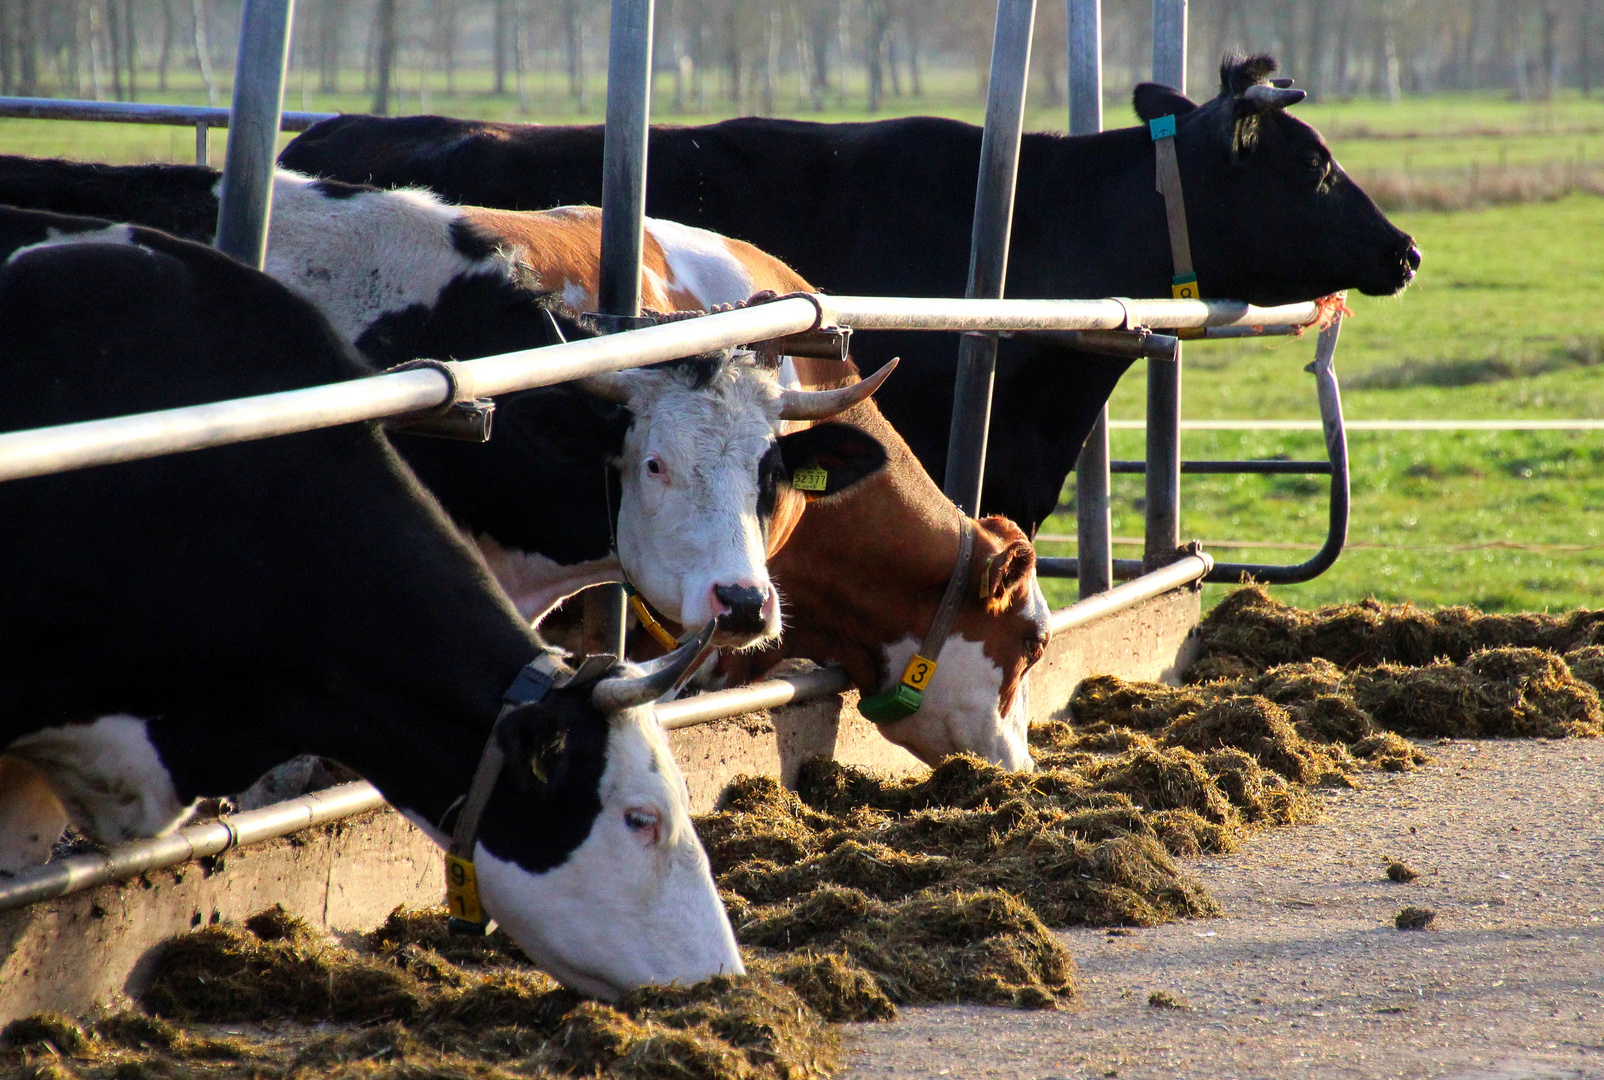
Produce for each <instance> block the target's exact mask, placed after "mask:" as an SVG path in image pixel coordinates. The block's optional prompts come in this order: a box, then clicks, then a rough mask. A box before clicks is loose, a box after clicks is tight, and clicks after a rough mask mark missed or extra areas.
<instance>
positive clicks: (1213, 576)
mask: <svg viewBox="0 0 1604 1080" xmlns="http://www.w3.org/2000/svg"><path fill="white" fill-rule="evenodd" d="M1341 333H1342V317H1341V316H1340V315H1339V316H1337V317H1336V318H1335V319H1333V320H1332V321H1331V324H1330V325H1329V326H1327V327H1326V328H1325V329H1324V330H1322V331H1320V338H1319V340H1318V341H1317V342H1316V343H1315V352H1314V362H1313V363H1312V364H1310V365H1309V371H1310V372H1311V373H1313V375H1314V379H1315V392H1316V393H1317V394H1318V395H1319V398H1320V423H1321V426H1322V427H1323V429H1324V434H1325V441H1326V456H1327V458H1328V459H1329V460H1330V466H1331V504H1330V508H1329V509H1328V511H1327V519H1326V539H1325V543H1324V544H1322V545H1321V546H1320V550H1319V551H1317V552H1315V553H1314V555H1313V556H1312V557H1311V558H1310V559H1309V560H1308V561H1307V562H1303V563H1298V564H1296V565H1292V566H1279V565H1265V564H1258V563H1218V564H1216V565H1215V567H1214V569H1213V571H1212V572H1211V573H1210V575H1209V577H1208V580H1209V581H1222V582H1230V583H1235V582H1239V581H1241V580H1242V576H1243V575H1244V574H1251V575H1252V576H1253V578H1254V580H1256V581H1263V582H1266V583H1268V584H1272V585H1293V584H1296V583H1298V582H1301V581H1310V580H1313V579H1314V578H1316V577H1318V576H1319V575H1321V574H1323V573H1325V572H1326V570H1328V569H1330V567H1331V564H1332V563H1334V562H1336V561H1337V556H1338V555H1340V554H1342V548H1343V545H1344V544H1346V543H1347V542H1348V513H1349V508H1350V497H1351V495H1350V489H1349V476H1348V436H1347V432H1346V430H1345V426H1344V424H1343V419H1342V390H1341V388H1340V387H1339V386H1338V385H1337V368H1336V354H1337V339H1338V337H1339V336H1340V335H1341Z"/></svg>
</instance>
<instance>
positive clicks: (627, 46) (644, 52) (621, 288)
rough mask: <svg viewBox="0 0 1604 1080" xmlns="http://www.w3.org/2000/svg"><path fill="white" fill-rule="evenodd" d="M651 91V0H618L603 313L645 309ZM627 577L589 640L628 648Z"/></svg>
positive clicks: (601, 648)
mask: <svg viewBox="0 0 1604 1080" xmlns="http://www.w3.org/2000/svg"><path fill="white" fill-rule="evenodd" d="M651 98H652V0H613V3H612V27H611V32H610V35H609V38H608V42H607V127H606V130H605V134H604V136H603V152H602V228H601V281H600V284H599V286H598V289H597V306H598V307H599V309H600V311H601V314H603V315H611V316H615V317H617V318H618V320H619V321H618V322H616V323H615V324H614V325H615V327H616V326H621V325H627V324H625V323H623V320H624V319H630V318H633V317H635V316H638V315H639V314H640V264H641V245H642V243H643V236H644V234H645V227H646V226H645V216H646V138H647V133H648V127H649V124H650V117H651ZM626 627H627V615H626V607H625V598H624V587H623V586H622V585H604V586H599V587H597V588H593V589H590V590H589V591H588V592H587V593H586V594H585V647H586V649H587V650H591V651H596V652H609V653H612V654H613V655H614V656H623V655H624V634H625V630H626Z"/></svg>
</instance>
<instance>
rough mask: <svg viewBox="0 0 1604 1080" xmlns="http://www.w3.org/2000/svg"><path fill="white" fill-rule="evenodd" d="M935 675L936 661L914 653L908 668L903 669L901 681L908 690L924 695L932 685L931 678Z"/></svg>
mask: <svg viewBox="0 0 1604 1080" xmlns="http://www.w3.org/2000/svg"><path fill="white" fill-rule="evenodd" d="M935 673H936V662H935V661H934V660H931V659H929V658H928V657H924V656H920V655H919V654H918V653H914V654H913V659H912V660H909V661H908V666H907V667H905V668H903V669H902V678H901V679H900V680H899V681H900V682H901V683H902V685H903V686H906V687H907V688H908V689H910V690H918V691H919V692H920V693H923V692H924V690H925V688H926V687H927V686H929V685H930V679H931V676H933V675H935Z"/></svg>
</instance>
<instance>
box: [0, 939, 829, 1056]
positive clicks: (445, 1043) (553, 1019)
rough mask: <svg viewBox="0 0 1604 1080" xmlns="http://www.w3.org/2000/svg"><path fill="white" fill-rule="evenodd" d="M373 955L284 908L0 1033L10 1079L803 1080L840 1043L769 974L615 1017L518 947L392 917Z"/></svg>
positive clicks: (637, 1006) (706, 987)
mask: <svg viewBox="0 0 1604 1080" xmlns="http://www.w3.org/2000/svg"><path fill="white" fill-rule="evenodd" d="M363 946H364V947H363V948H362V949H361V951H357V950H354V949H350V948H345V947H343V946H341V945H339V944H337V943H335V942H333V941H331V940H329V939H327V938H324V937H322V936H320V935H318V934H316V933H315V932H313V931H312V930H311V929H310V928H309V927H307V925H306V924H305V923H303V922H301V921H300V920H299V919H296V918H295V917H294V916H291V915H288V914H286V913H285V912H284V911H283V910H282V909H273V910H269V911H264V912H262V913H260V914H258V915H256V916H253V917H252V918H251V919H249V920H247V922H246V924H245V926H244V927H236V926H230V925H226V924H224V925H218V926H210V927H206V928H204V929H201V930H197V931H194V932H192V933H189V934H186V935H184V936H182V937H179V938H177V939H175V940H174V941H173V942H172V943H171V944H170V945H169V946H168V947H167V948H166V949H165V950H164V952H163V953H162V955H161V957H160V960H159V962H158V968H157V971H156V974H155V981H154V983H153V985H152V986H151V988H150V990H149V991H148V992H147V993H146V995H145V996H144V998H143V1000H142V1004H143V1005H144V1008H145V1009H146V1010H147V1011H146V1012H125V1013H120V1014H118V1015H115V1016H112V1017H109V1018H107V1019H104V1020H101V1021H99V1022H96V1023H93V1024H79V1023H77V1022H75V1021H72V1020H69V1019H67V1018H65V1017H61V1016H57V1015H53V1014H43V1015H40V1016H34V1017H29V1018H27V1019H24V1020H19V1021H16V1022H14V1023H12V1024H11V1025H9V1026H8V1027H7V1028H6V1029H5V1031H4V1032H3V1034H0V1043H3V1044H4V1045H3V1046H0V1077H4V1078H5V1080H23V1078H29V1080H34V1078H37V1080H74V1078H79V1080H147V1078H149V1080H245V1078H252V1080H257V1078H260V1080H325V1078H327V1080H334V1078H353V1080H356V1078H360V1080H415V1078H416V1080H422V1078H444V1080H456V1078H461V1080H470V1078H476V1080H514V1078H524V1080H544V1078H547V1077H558V1076H585V1077H591V1076H600V1077H609V1078H611V1077H617V1078H631V1080H634V1078H647V1077H676V1078H685V1080H768V1078H775V1080H805V1078H809V1077H820V1076H828V1075H830V1074H832V1073H833V1072H834V1071H835V1070H836V1069H837V1068H838V1067H839V1062H840V1043H839V1038H838V1037H837V1035H836V1034H835V1033H834V1031H832V1030H831V1029H830V1027H829V1025H828V1024H827V1023H826V1022H825V1021H824V1020H823V1019H821V1017H820V1016H819V1015H818V1013H817V1012H816V1011H815V1010H812V1009H809V1008H808V1007H806V1005H805V1004H804V1000H803V998H801V997H799V996H798V995H797V993H796V992H795V991H793V990H791V989H790V988H788V987H787V986H786V985H784V984H783V983H782V982H779V981H778V980H776V979H774V978H772V977H768V976H763V975H757V976H745V977H739V978H715V979H711V980H708V981H707V982H704V983H701V984H699V985H697V986H695V987H690V988H679V987H651V988H647V989H644V990H640V991H637V992H636V993H634V994H632V995H630V996H629V997H627V998H625V999H624V1000H623V1001H621V1002H620V1003H619V1004H618V1005H617V1006H616V1007H614V1006H611V1005H604V1004H600V1003H598V1002H594V1001H588V1000H585V999H583V998H581V997H580V996H579V995H577V994H574V993H572V992H570V991H567V990H563V989H561V988H560V987H558V985H557V984H556V983H555V982H553V981H552V980H551V979H550V978H548V977H547V976H545V975H543V974H541V973H540V972H538V971H536V970H535V969H534V968H533V967H531V966H529V964H528V963H527V961H525V960H524V959H523V957H522V954H521V953H519V952H518V950H517V947H516V946H514V945H513V944H512V942H511V940H510V939H508V938H506V937H505V936H504V935H502V934H500V933H499V932H498V933H496V934H493V935H491V936H490V937H489V938H483V939H470V938H454V937H452V936H450V935H449V934H448V933H447V932H446V928H445V917H444V913H443V911H441V910H435V911H429V912H416V911H413V912H409V911H397V912H396V913H394V914H392V915H391V917H390V919H389V920H388V921H387V922H386V923H385V925H384V926H383V927H381V928H380V929H379V930H377V931H375V932H374V933H373V934H372V935H370V936H369V938H368V940H367V941H366V942H364V943H363Z"/></svg>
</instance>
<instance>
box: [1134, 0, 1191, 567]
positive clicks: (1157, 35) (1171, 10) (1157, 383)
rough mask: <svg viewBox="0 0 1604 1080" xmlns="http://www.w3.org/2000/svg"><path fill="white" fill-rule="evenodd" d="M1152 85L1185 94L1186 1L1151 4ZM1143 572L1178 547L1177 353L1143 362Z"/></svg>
mask: <svg viewBox="0 0 1604 1080" xmlns="http://www.w3.org/2000/svg"><path fill="white" fill-rule="evenodd" d="M1153 81H1154V82H1158V83H1163V84H1164V85H1166V86H1171V87H1174V88H1175V89H1177V90H1180V91H1182V92H1183V93H1184V92H1185V89H1186V0H1153ZM1144 540H1145V543H1144V550H1143V554H1142V561H1143V563H1144V565H1145V566H1146V568H1147V569H1148V570H1154V569H1157V568H1158V567H1160V566H1163V565H1165V564H1166V563H1170V562H1173V561H1175V558H1176V549H1177V548H1179V547H1180V546H1181V352H1180V349H1179V348H1177V349H1176V351H1175V359H1174V360H1149V361H1148V362H1147V531H1146V536H1145V537H1144Z"/></svg>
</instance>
